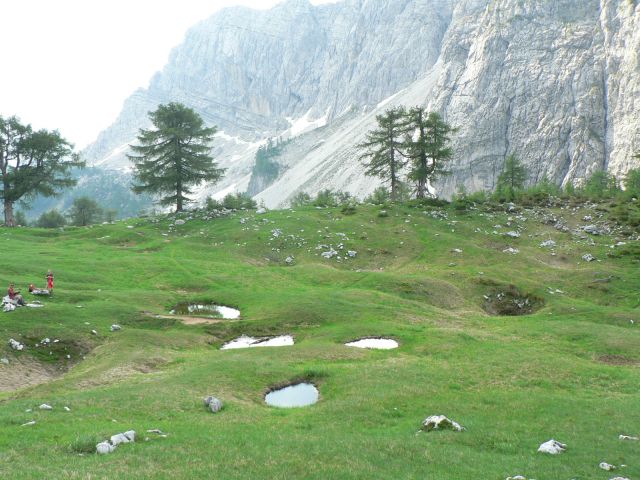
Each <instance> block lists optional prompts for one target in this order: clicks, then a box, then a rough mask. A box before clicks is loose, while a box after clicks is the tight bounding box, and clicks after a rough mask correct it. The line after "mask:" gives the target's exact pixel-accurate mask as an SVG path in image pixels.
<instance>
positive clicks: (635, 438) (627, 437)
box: [618, 435, 640, 442]
mask: <svg viewBox="0 0 640 480" xmlns="http://www.w3.org/2000/svg"><path fill="white" fill-rule="evenodd" d="M618 438H619V439H620V440H631V441H635V442H637V441H638V440H640V437H633V436H631V435H620V436H619V437H618Z"/></svg>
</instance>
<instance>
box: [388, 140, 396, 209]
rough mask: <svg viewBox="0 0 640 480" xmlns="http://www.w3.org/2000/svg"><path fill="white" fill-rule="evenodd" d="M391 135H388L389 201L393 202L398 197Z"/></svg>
mask: <svg viewBox="0 0 640 480" xmlns="http://www.w3.org/2000/svg"><path fill="white" fill-rule="evenodd" d="M393 140H394V138H393V135H389V142H390V145H391V151H390V152H389V163H390V165H389V166H390V167H391V202H392V203H395V202H396V200H397V199H398V179H397V178H396V176H397V174H396V155H395V153H396V152H395V150H394V146H393Z"/></svg>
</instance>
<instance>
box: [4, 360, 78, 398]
mask: <svg viewBox="0 0 640 480" xmlns="http://www.w3.org/2000/svg"><path fill="white" fill-rule="evenodd" d="M8 360H9V363H8V364H4V363H2V364H0V392H12V391H15V390H19V389H21V388H26V387H32V386H34V385H40V384H42V383H47V382H50V381H52V380H55V379H56V378H58V377H60V376H61V375H63V374H64V373H65V372H66V370H67V369H66V368H64V367H59V366H55V365H52V364H45V363H42V362H39V361H38V360H36V359H34V358H33V357H31V356H29V355H20V356H18V357H13V356H11V357H8Z"/></svg>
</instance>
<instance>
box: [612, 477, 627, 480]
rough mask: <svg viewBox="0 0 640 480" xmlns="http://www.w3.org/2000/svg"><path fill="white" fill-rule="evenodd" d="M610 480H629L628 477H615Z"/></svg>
mask: <svg viewBox="0 0 640 480" xmlns="http://www.w3.org/2000/svg"><path fill="white" fill-rule="evenodd" d="M609 480H629V479H628V478H627V477H613V478H610V479H609Z"/></svg>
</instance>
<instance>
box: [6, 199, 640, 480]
mask: <svg viewBox="0 0 640 480" xmlns="http://www.w3.org/2000/svg"><path fill="white" fill-rule="evenodd" d="M380 210H381V208H380V207H374V206H360V207H358V209H357V212H356V213H355V214H354V215H347V216H345V215H343V214H342V213H341V212H340V209H316V208H312V207H309V208H303V209H300V210H296V211H293V210H280V211H271V212H268V213H267V214H265V215H257V214H256V213H255V212H236V213H233V214H231V215H229V216H227V217H223V218H215V219H210V220H206V219H203V218H199V217H198V216H197V215H195V214H194V217H193V218H191V219H189V218H187V216H185V217H183V218H185V219H186V220H187V221H186V223H185V224H184V225H173V226H171V225H172V224H173V222H174V218H173V217H157V218H146V219H132V220H129V221H125V222H119V223H116V224H113V225H99V226H93V227H86V228H66V229H64V230H63V231H60V230H44V229H31V228H17V229H2V230H0V254H1V255H2V258H3V259H4V260H3V262H2V265H3V267H2V269H1V270H0V282H3V283H0V284H1V285H8V283H9V282H11V281H13V282H15V283H16V285H18V286H20V287H21V288H22V291H23V292H25V296H26V297H28V294H26V290H27V288H26V287H27V285H28V284H29V283H36V284H37V286H44V285H45V280H44V277H45V274H46V272H47V269H49V268H50V269H52V270H53V271H54V273H55V280H56V288H55V294H54V296H53V297H52V298H45V299H43V300H42V302H43V303H44V304H45V306H44V308H38V309H36V308H33V309H31V308H20V309H18V310H16V311H14V312H11V313H0V356H1V357H6V358H7V359H8V360H9V364H8V365H4V364H0V379H2V378H4V380H0V381H1V382H2V383H0V478H3V479H4V478H7V479H103V478H104V479H107V478H109V479H111V478H132V479H146V478H149V479H151V478H153V479H165V478H167V479H169V478H171V479H195V478H197V479H199V478H202V479H205V478H207V479H208V478H221V479H240V478H242V479H245V478H270V479H292V478H305V479H306V478H308V479H333V478H335V479H343V478H344V479H356V478H357V479H360V478H362V479H364V478H367V479H369V478H393V479H396V478H399V479H414V478H415V479H430V480H438V479H491V480H492V479H495V480H499V479H505V478H506V477H508V476H515V475H518V474H519V475H524V476H526V477H527V478H535V479H538V480H558V479H566V480H570V479H603V480H606V479H609V478H612V477H615V476H616V475H615V474H618V475H620V476H622V477H628V478H629V479H636V478H638V479H640V442H634V441H621V440H619V439H618V435H620V434H627V435H640V392H639V388H640V268H639V267H640V263H639V259H640V258H639V255H638V246H639V244H640V242H638V241H637V240H629V239H627V238H626V237H622V236H621V235H620V234H616V233H614V234H612V235H599V236H587V235H585V238H580V237H578V236H576V235H574V234H572V233H564V232H561V231H559V230H556V229H555V228H553V227H552V226H550V225H546V224H544V223H543V222H542V218H541V217H542V216H543V215H544V214H545V213H548V212H542V211H541V212H539V213H538V214H536V213H534V212H533V211H530V210H524V211H521V212H518V213H507V212H504V211H498V212H490V211H480V210H477V211H472V212H461V213H456V212H454V211H453V209H450V208H449V209H435V208H425V207H420V208H411V207H409V206H395V207H390V208H387V209H386V210H387V212H388V216H380V214H379V212H380ZM553 213H554V214H556V215H558V216H561V217H562V218H563V219H564V220H565V221H566V222H567V224H568V225H569V226H570V227H571V228H575V227H576V226H579V225H585V224H587V223H596V224H600V223H602V222H604V221H605V220H606V214H605V216H604V217H602V218H597V217H595V219H594V221H593V222H584V221H583V216H584V215H596V213H595V212H594V211H593V210H592V209H588V208H586V207H579V208H574V209H571V208H565V209H562V210H561V209H556V210H554V211H553ZM510 217H511V219H509V218H510ZM497 226H500V228H496V227H497ZM129 227H132V228H129ZM276 229H277V231H276ZM516 229H517V230H519V231H521V233H522V234H521V236H520V238H513V239H512V238H509V237H506V236H504V235H503V234H504V233H505V232H508V231H511V230H516ZM494 232H496V233H494ZM636 235H637V233H636ZM548 239H553V240H555V241H556V242H557V247H556V248H555V249H549V248H541V247H540V246H539V245H540V243H541V242H542V241H544V240H548ZM619 241H622V242H624V243H625V244H626V245H624V246H622V245H621V246H617V247H614V245H615V244H616V243H617V242H619ZM340 244H342V246H343V248H339V245H340ZM318 247H320V248H318ZM508 247H513V248H517V249H518V250H519V253H518V254H508V253H504V252H503V250H504V249H506V248H508ZM329 248H334V249H336V251H337V252H338V256H340V257H341V258H340V259H338V258H337V256H336V257H333V258H331V259H325V258H323V257H321V256H320V253H321V252H323V251H327V250H329ZM453 249H460V250H462V253H455V252H453V251H452V250H453ZM348 250H353V251H356V252H357V255H356V256H355V258H349V257H348V256H347V255H346V252H347V251H348ZM552 253H554V254H552ZM586 253H591V254H592V255H594V256H595V257H596V258H597V259H598V261H594V262H590V263H587V262H584V261H583V260H582V258H581V257H582V256H583V255H584V254H586ZM608 254H609V255H608ZM610 254H613V255H610ZM289 256H291V257H292V259H291V260H290V263H287V261H286V259H287V257H289ZM509 285H514V286H515V287H517V289H518V290H519V291H520V292H522V293H523V294H526V295H529V296H531V298H534V297H535V298H538V299H540V302H541V304H540V305H539V307H540V308H539V309H538V310H537V311H535V312H534V313H531V314H529V315H523V316H496V315H489V314H487V313H486V312H485V310H483V305H485V302H486V299H485V298H484V296H485V295H487V296H489V295H494V294H495V293H496V292H498V291H500V290H501V289H502V288H506V287H507V286H509ZM557 290H560V291H561V292H558V291H557ZM27 299H28V300H29V299H30V298H27ZM182 301H194V302H215V303H217V304H222V305H228V306H232V307H236V308H238V309H240V311H241V314H242V317H241V319H240V320H227V321H220V322H217V323H212V324H207V325H184V324H183V323H182V322H181V321H180V320H178V319H175V318H171V317H170V316H169V315H168V313H169V311H170V310H171V308H172V306H173V305H175V304H176V303H178V302H182ZM154 314H158V315H162V317H156V316H154ZM112 324H119V325H121V326H122V330H121V331H117V332H111V331H110V326H111V325H112ZM91 330H96V332H97V333H98V334H97V335H94V334H92V333H91ZM242 334H247V335H253V336H263V335H264V336H268V335H281V334H291V335H293V336H294V337H295V341H296V344H295V345H294V346H291V347H280V348H256V349H244V350H229V351H221V350H220V349H219V348H220V346H221V345H223V344H224V343H225V342H226V341H229V340H232V339H234V338H236V337H238V336H240V335H242ZM369 336H383V337H389V338H393V339H395V340H397V341H398V342H399V343H400V347H399V348H398V349H396V350H390V351H374V350H361V349H356V348H350V347H346V346H345V345H344V343H345V342H347V341H350V340H354V339H358V338H362V337H369ZM45 337H46V338H50V339H52V340H53V339H56V340H59V342H56V343H55V344H54V343H52V344H51V345H49V346H40V347H35V344H36V343H40V342H41V340H42V339H43V338H45ZM10 338H14V339H16V340H18V341H20V342H22V343H24V344H25V345H26V348H25V350H24V351H21V352H16V351H14V350H12V349H11V348H10V347H9V345H8V341H9V339H10ZM67 355H68V356H70V358H67ZM9 372H11V374H10V373H9ZM40 377H41V379H42V380H44V379H46V380H48V381H46V382H44V383H41V384H37V385H31V384H32V383H36V382H37V379H38V378H40ZM302 378H305V379H308V380H311V381H312V382H314V383H315V384H316V385H317V387H318V389H319V391H320V400H319V402H318V403H317V404H316V405H313V406H311V407H307V408H298V409H277V408H272V407H268V406H267V405H266V404H265V403H264V400H263V397H264V394H265V393H266V392H267V391H268V390H269V388H270V387H272V386H274V385H279V384H285V383H288V382H291V381H294V380H296V379H302ZM7 379H8V380H7ZM12 379H13V380H12ZM206 395H215V396H217V397H218V398H220V399H221V400H222V401H223V402H224V403H225V408H224V409H223V410H222V412H220V413H218V414H215V415H214V414H212V413H210V412H208V411H207V409H206V408H205V407H204V406H203V403H202V398H203V397H204V396H206ZM41 403H48V404H50V405H52V406H53V410H51V411H43V410H39V409H38V406H39V405H40V404H41ZM64 406H67V407H69V408H70V411H65V410H64V408H63V407H64ZM28 409H31V410H32V411H30V412H27V411H26V410H28ZM435 414H444V415H447V416H449V417H450V418H451V419H453V420H455V421H457V422H459V423H460V424H462V425H463V426H464V427H466V431H464V432H462V433H454V432H449V431H440V432H429V433H425V432H423V433H418V431H419V428H420V425H421V422H422V420H424V419H425V418H426V417H427V416H429V415H435ZM32 420H35V421H36V424H35V425H31V426H22V424H24V423H26V422H29V421H32ZM130 429H133V430H136V432H137V433H138V440H137V441H136V443H133V444H126V445H120V446H119V447H118V448H117V449H116V451H115V452H114V453H112V454H110V455H104V456H99V455H96V454H94V453H91V452H92V451H93V450H94V447H95V444H96V443H98V442H99V441H102V440H105V439H107V438H109V437H110V436H111V435H113V434H116V433H120V432H123V431H126V430H130ZM148 429H161V430H162V431H163V432H166V433H167V437H166V438H161V437H159V436H158V435H155V434H151V433H145V432H146V430H148ZM145 437H147V438H148V440H145ZM552 438H553V439H556V440H559V441H561V442H563V443H566V444H567V445H568V449H567V452H566V453H564V454H561V455H558V456H550V455H545V454H541V453H537V452H536V450H537V448H538V446H539V445H540V444H541V443H543V442H545V441H547V440H549V439H552ZM602 461H605V462H608V463H611V464H614V465H620V464H626V465H627V466H626V467H624V468H622V469H620V470H618V471H617V472H605V471H603V470H601V469H599V468H598V464H599V463H600V462H602ZM614 473H615V474H614Z"/></svg>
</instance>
